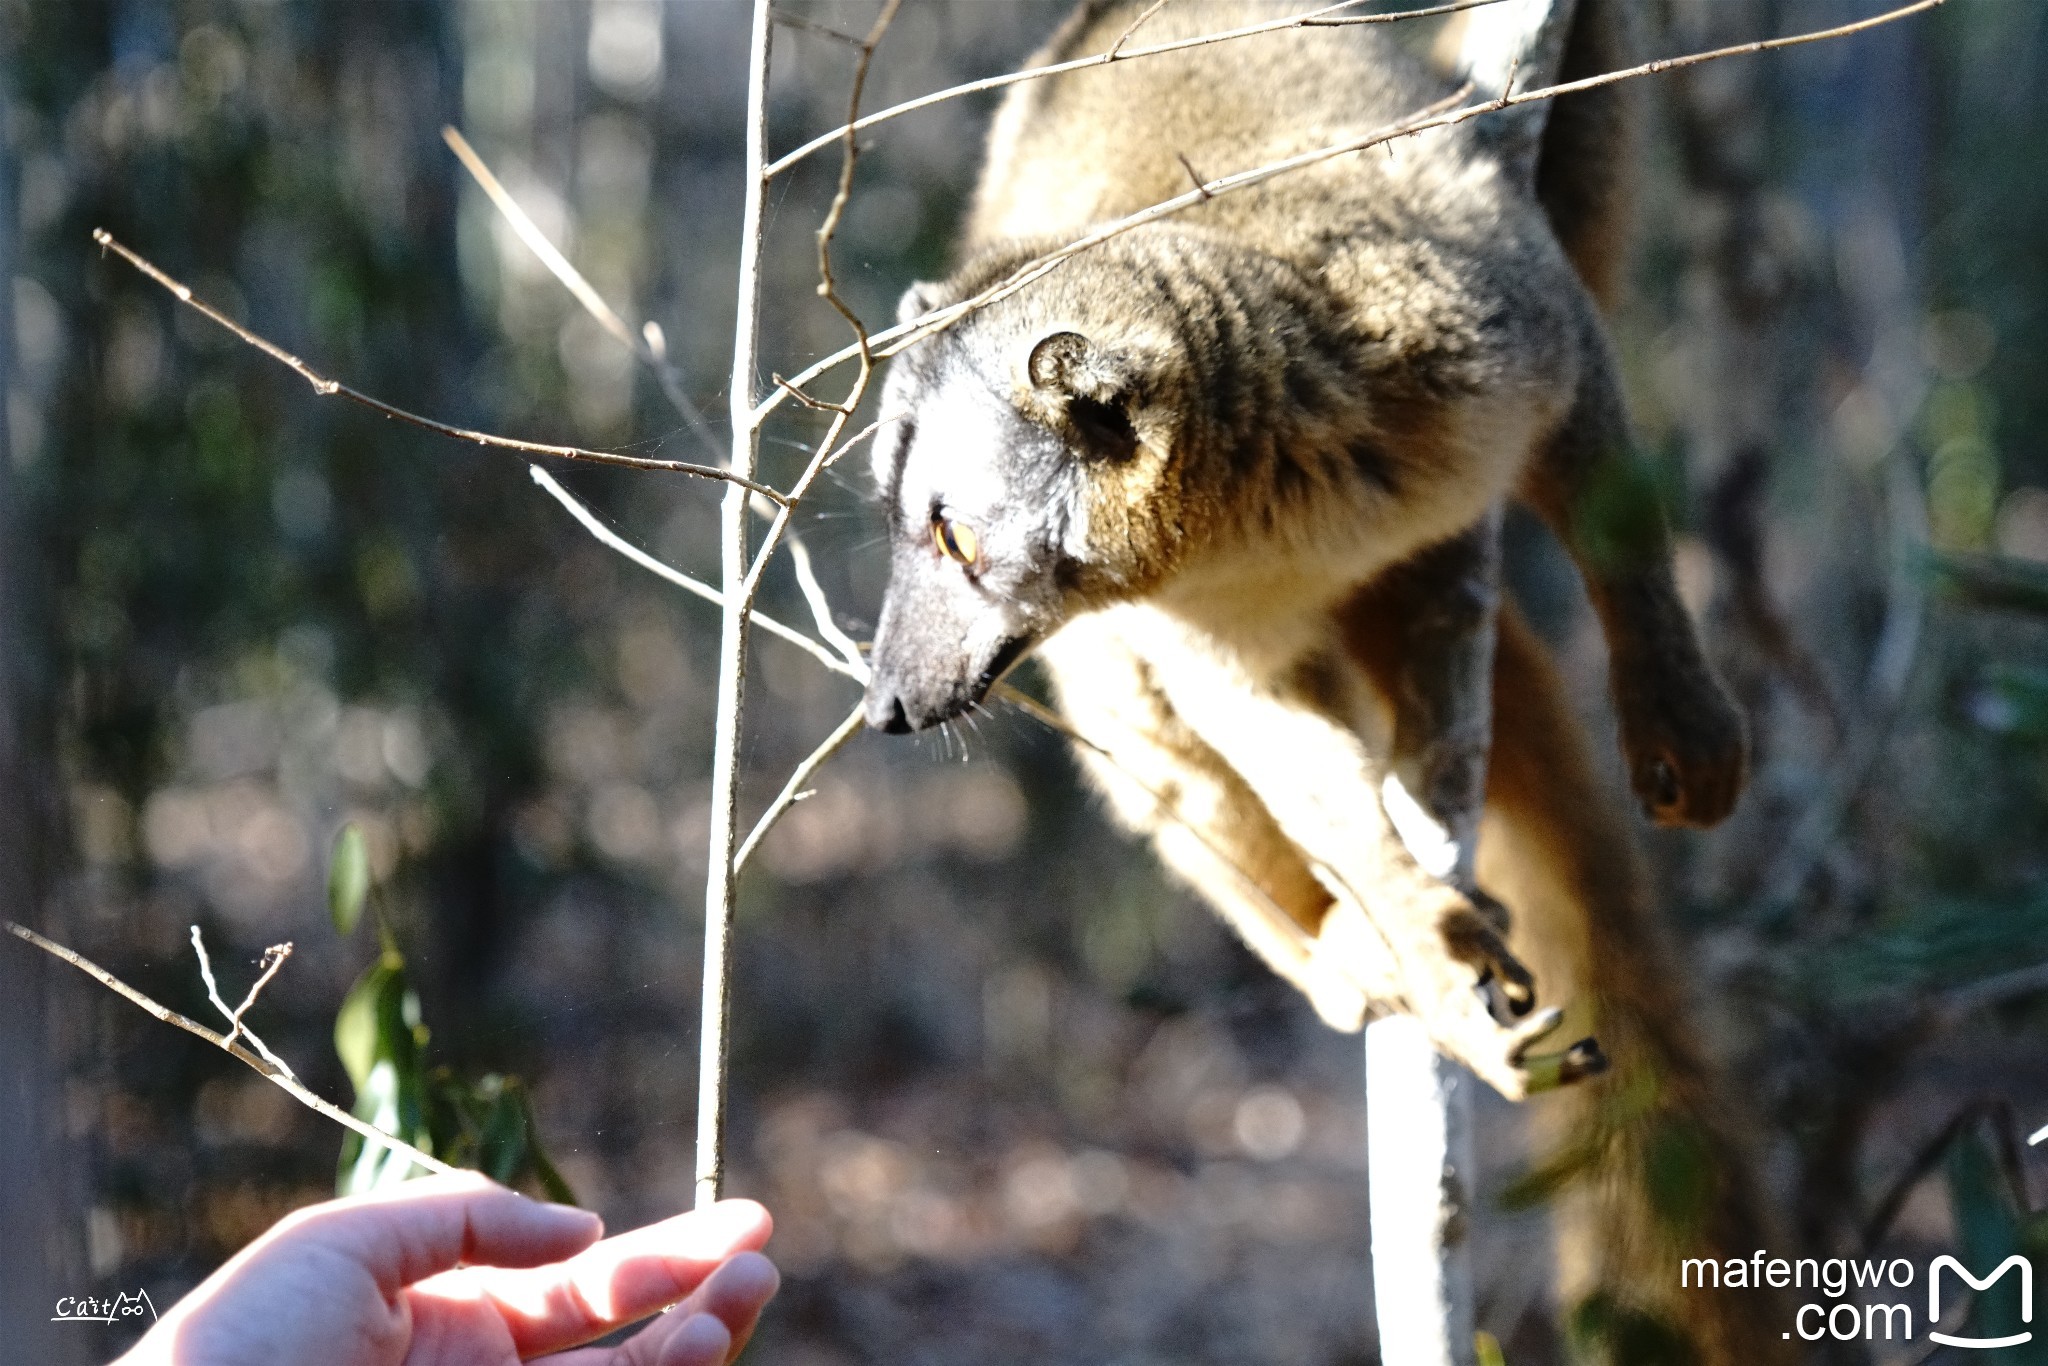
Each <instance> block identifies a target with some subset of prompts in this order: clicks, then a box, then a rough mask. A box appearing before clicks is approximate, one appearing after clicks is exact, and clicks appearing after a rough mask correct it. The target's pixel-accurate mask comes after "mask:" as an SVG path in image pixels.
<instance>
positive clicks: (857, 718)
mask: <svg viewBox="0 0 2048 1366" xmlns="http://www.w3.org/2000/svg"><path fill="white" fill-rule="evenodd" d="M861 722H862V708H861V707H859V706H856V707H855V708H854V709H853V710H852V711H850V712H848V713H847V714H846V719H845V720H844V721H841V722H840V723H839V724H838V726H837V727H835V728H834V729H833V731H832V733H831V734H830V735H828V736H826V737H825V739H824V740H823V742H822V743H820V744H819V746H818V747H817V748H816V749H814V750H812V751H811V753H810V757H809V758H807V759H805V760H804V761H803V762H802V763H800V764H798V765H797V766H796V769H795V770H794V771H793V772H792V773H791V774H790V775H789V781H788V782H786V783H784V784H783V785H782V791H780V792H778V793H776V794H775V800H774V801H772V802H770V803H768V809H767V810H766V811H763V812H762V813H761V819H760V820H758V821H755V822H754V828H753V830H752V831H751V832H749V834H748V835H747V839H746V843H744V844H742V845H741V846H740V851H739V852H738V853H737V854H734V855H733V856H732V870H733V872H734V874H738V872H739V870H740V869H742V868H744V867H745V866H746V863H747V859H748V857H749V856H750V855H752V854H753V852H754V849H755V846H757V845H759V844H760V843H761V841H762V839H763V838H764V837H765V836H766V835H767V834H768V832H769V831H770V830H772V829H774V828H775V822H777V821H779V820H781V819H782V817H783V815H784V814H785V813H786V812H787V811H788V810H789V808H791V807H792V806H795V805H796V804H797V803H798V802H800V801H802V800H803V799H804V798H805V797H808V796H810V795H811V794H810V793H809V792H807V791H805V790H804V784H805V783H807V782H809V781H810V780H811V775H812V774H814V773H816V772H817V771H818V770H819V769H820V768H822V767H824V764H825V761H826V760H827V759H830V758H831V757H832V756H833V755H835V754H837V753H838V752H839V751H840V749H841V748H843V747H844V746H845V744H846V742H847V741H848V740H851V739H852V738H853V737H854V734H855V732H857V731H858V730H860V728H861Z"/></svg>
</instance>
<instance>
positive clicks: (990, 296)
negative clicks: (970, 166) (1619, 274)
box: [754, 0, 1945, 421]
mask: <svg viewBox="0 0 2048 1366" xmlns="http://www.w3.org/2000/svg"><path fill="white" fill-rule="evenodd" d="M1943 3H1945V0H1914V2H1913V3H1912V4H1908V5H1902V6H1900V7H1899V8H1897V9H1892V10H1887V11H1885V12H1884V13H1883V14H1878V15H1873V16H1872V17H1870V18H1868V19H1859V20H1857V21H1856V22H1854V23H1850V24H1840V25H1837V26H1835V27H1833V28H1827V29H1815V30H1811V31H1809V32H1806V33H1796V34H1791V35H1789V36H1787V37H1783V38H1763V39H1758V40H1756V41H1754V42H1748V43H1738V44H1735V45H1734V46H1732V47H1722V48H1714V49H1712V50H1709V51H1705V52H1694V53H1689V54H1687V55H1685V56H1680V57H1660V58H1658V59H1657V60H1655V61H1651V62H1644V63H1643V64H1641V65H1640V66H1633V67H1628V68H1625V69H1623V70H1619V71H1609V72H1605V73H1603V74H1601V75H1598V76H1588V77H1586V78H1584V79H1582V80H1576V81H1564V82H1560V83H1558V84H1555V85H1547V86H1543V87H1541V88H1539V89H1536V90H1528V91H1523V92H1521V93H1518V94H1507V95H1503V96H1500V97H1496V98H1489V99H1486V100H1484V101H1481V102H1479V103H1477V104H1468V105H1464V106H1462V107H1459V108H1455V109H1448V110H1443V103H1454V102H1455V99H1454V100H1453V101H1446V102H1443V103H1440V104H1437V105H1432V106H1430V107H1429V108H1428V109H1425V110H1423V111H1421V112H1420V113H1418V114H1415V115H1411V116H1410V117H1408V118H1405V119H1401V120H1399V121H1397V122H1395V123H1391V124H1387V125H1385V126H1384V127H1381V128H1378V129H1375V130H1374V131H1372V132H1370V133H1366V134H1364V135H1362V136H1360V137H1357V138H1352V139H1348V140H1346V141H1344V142H1338V143H1332V144H1330V145H1328V146H1325V147H1319V148H1315V149H1312V150H1310V151H1307V152H1302V153H1298V154H1297V155H1295V156H1291V157H1286V158H1283V159H1282V160H1279V161H1274V162H1269V163H1267V164H1266V165H1263V166H1255V167H1253V168H1251V169H1250V170H1245V171H1238V172H1235V173H1233V174H1231V175H1226V176H1222V177H1220V178H1218V179H1216V180H1211V181H1209V182H1208V183H1207V184H1204V185H1200V186H1197V187H1196V188H1195V189H1192V190H1189V191H1188V192H1187V193H1185V194H1180V195H1176V196H1174V197H1173V198H1172V199H1167V200H1162V201H1160V202H1159V203H1157V204H1154V205H1152V206H1150V207H1149V208H1145V209H1140V210H1139V211H1138V212H1136V213H1133V214H1130V215H1128V216H1126V217H1123V218H1119V219H1116V220H1115V221H1113V222H1110V223H1106V224H1103V225H1102V226H1101V227H1099V228H1096V229H1094V230H1092V231H1090V232H1088V233H1086V234H1084V235H1082V236H1080V237H1077V238H1075V239H1074V240H1073V241H1071V242H1069V243H1067V244H1066V245H1065V246H1062V247H1059V248H1057V249H1055V250H1053V251H1050V252H1047V253H1046V254H1045V255H1043V256H1040V257H1037V258H1036V259H1034V260H1032V261H1028V262H1026V263H1025V264H1024V265H1022V266H1020V267H1018V268H1017V269H1016V270H1015V271H1013V272H1012V273H1011V274H1010V275H1009V276H1008V277H1007V278H1005V279H1003V280H1000V281H998V282H996V283H995V284H994V285H991V286H990V287H989V288H988V289H985V290H983V291H982V292H981V293H979V294H976V295H974V296H973V297H972V298H969V299H963V300H961V301H960V302H958V303H955V304H951V305H948V306H947V307H945V308H940V309H934V310H932V311H931V312H929V313H926V314H923V315H922V316H920V317H916V318H912V319H911V320H910V321H909V322H906V323H899V324H897V325H896V326H894V327H891V328H887V329H885V330H883V331H880V332H876V333H874V334H873V335H871V336H870V337H869V338H868V351H869V353H870V354H872V355H874V356H891V355H894V354H896V353H897V352H899V351H901V350H903V349H904V348H906V347H908V346H911V345H913V344H915V343H916V342H919V341H922V340H923V339H924V338H926V337H928V336H931V335H933V334H935V333H937V332H940V331H943V330H944V329H945V328H948V327H951V326H952V325H953V324H954V323H956V322H958V321H960V320H961V319H962V318H964V317H966V316H968V315H969V314H970V313H974V312H977V311H979V310H981V309H983V308H986V307H988V306H989V305H990V304H992V303H995V302H996V301H998V300H1000V299H1005V298H1008V297H1009V296H1010V295H1012V294H1014V293H1016V292H1017V291H1018V290H1020V289H1022V288H1024V287H1025V286H1026V285H1029V284H1031V283H1033V282H1034V281H1036V280H1039V279H1041V278H1043V277H1044V276H1046V275H1048V274H1050V273H1051V272H1052V271H1054V270H1056V269H1058V268H1059V266H1060V264H1061V263H1062V262H1064V261H1066V260H1067V259H1069V258H1070V257H1073V256H1076V255H1079V254H1080V253H1081V252H1084V251H1087V250H1089V249H1090V248H1092V247H1097V246H1100V245H1101V244H1102V243H1104V242H1107V241H1110V240H1112V239H1114V238H1117V237H1121V236H1122V235H1123V234H1125V233H1127V232H1130V231H1131V230H1132V229H1134V228H1140V227H1144V226H1145V225H1147V224H1149V223H1155V222H1158V221H1159V220H1161V219H1163V218H1167V217H1170V216H1172V215H1174V214H1177V213H1179V212H1181V211H1182V210H1184V209H1188V208H1192V207H1193V206H1195V205H1197V204H1200V203H1202V202H1204V201H1205V200H1209V199H1214V198H1216V197H1218V196H1220V195H1225V194H1230V193H1233V192H1235V191H1238V190H1245V189H1249V188H1251V187H1252V186H1254V185H1260V184H1263V183H1265V182H1266V181H1268V180H1271V179H1273V178H1274V177H1276V176H1281V175H1286V174H1288V173H1289V172H1291V171H1298V170H1301V169H1303V168H1304V167H1308V166H1313V165H1317V164H1319V163H1321V162H1324V161H1329V160H1331V159H1332V158H1335V157H1340V156H1348V155H1350V154H1351V153H1354V152H1363V151H1366V150H1369V149H1370V148H1373V147H1377V146H1380V145H1381V144H1383V143H1388V142H1392V141H1394V140H1395V139H1397V138H1405V137H1413V136H1415V135H1416V134H1418V133H1425V132H1428V131H1430V130H1431V129H1436V128H1449V127H1452V126H1454V125H1456V124H1460V123H1465V122H1468V121H1470V120H1472V119H1475V118H1478V117H1480V116H1481V115H1484V114H1490V113H1494V112H1496V111H1498V110H1501V109H1505V108H1511V107H1513V106H1515V105H1521V104H1530V103H1534V102H1535V101H1538V100H1553V99H1557V98H1558V97H1560V96H1562V95H1572V94H1577V93H1579V92H1580V91H1584V90H1596V89H1599V88H1600V87H1602V86H1607V85H1615V84H1618V83H1620V82H1622V81H1631V80H1639V79H1641V78H1642V77H1645V76H1655V75H1660V74H1662V73H1664V72H1667V71H1679V70H1683V69H1684V68H1686V67H1691V66H1698V65H1700V64H1702V63H1705V62H1713V61H1720V60H1722V59H1724V58H1728V57H1742V56H1749V55H1752V54H1755V53H1760V52H1776V51H1779V50H1782V49H1784V48H1790V47H1798V46H1801V45H1803V44H1806V43H1818V42H1824V41H1828V40H1832V39H1837V38H1847V37H1850V36H1852V35H1854V34H1858V33H1863V32H1866V31H1868V30H1870V29H1873V28H1877V27H1879V26H1881V25H1884V24H1891V23H1896V22H1898V21H1899V20H1901V19H1905V18H1909V17H1911V16H1913V15H1916V14H1924V13H1926V12H1927V11H1929V10H1932V9H1936V8H1939V7H1940V6H1941V5H1942V4H1943ZM1411 13H1419V11H1411ZM1375 17H1378V16H1375ZM1385 17H1392V16H1385ZM1302 22H1303V21H1302V20H1301V19H1295V20H1289V21H1287V24H1286V25H1281V26H1282V27H1285V26H1288V25H1300V24H1301V23H1302ZM1231 36H1235V35H1231ZM1141 51H1143V49H1137V50H1133V51H1132V52H1130V53H1126V54H1125V59H1128V58H1129V57H1132V56H1136V55H1138V54H1139V52H1141ZM1100 60H1101V59H1100V58H1091V59H1089V62H1090V63H1096V62H1099V61H1100ZM1050 70H1052V68H1046V69H1044V70H1042V71H1040V72H1039V73H1038V74H1046V73H1047V72H1049V71H1050ZM1464 95H1465V92H1463V91H1460V92H1458V94H1457V95H1456V97H1455V98H1456V99H1462V98H1464ZM1438 110H1443V112H1437V111H1438ZM785 160H787V158H785ZM861 354H862V350H861V348H859V347H847V348H843V349H841V350H839V351H836V352H834V353H833V354H832V355H829V356H827V357H825V358H824V359H823V360H820V361H818V362H816V363H815V364H813V365H810V366H808V367H806V368H805V369H804V370H802V371H800V372H798V373H797V374H796V375H794V376H793V377H792V378H791V381H790V382H791V383H793V384H797V385H803V384H808V383H809V382H810V381H812V380H814V379H816V378H817V377H818V376H819V375H822V374H824V373H825V372H826V371H828V370H831V369H833V368H835V367H837V366H839V365H843V364H845V363H846V362H847V361H849V360H853V359H856V358H857V357H858V356H860V355H861ZM782 399H783V395H782V394H780V393H776V394H771V395H769V396H768V397H767V398H766V399H765V400H763V402H762V403H761V405H760V406H759V407H758V408H756V409H755V413H754V417H755V420H756V421H760V420H761V419H763V418H765V417H766V416H767V414H768V413H770V412H772V411H773V410H774V409H775V408H777V407H779V406H780V405H781V403H782Z"/></svg>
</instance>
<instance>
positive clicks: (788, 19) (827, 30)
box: [772, 9, 860, 47]
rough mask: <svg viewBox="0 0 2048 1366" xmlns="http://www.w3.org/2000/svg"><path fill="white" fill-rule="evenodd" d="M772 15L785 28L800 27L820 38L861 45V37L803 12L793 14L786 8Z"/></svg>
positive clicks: (848, 44)
mask: <svg viewBox="0 0 2048 1366" xmlns="http://www.w3.org/2000/svg"><path fill="white" fill-rule="evenodd" d="M772 17H773V19H774V21H775V22H776V23H778V24H780V25H782V27H784V28H793V29H799V30H801V31H802V32H805V33H815V34H817V35H818V36H819V37H820V38H830V39H831V40H832V41H833V42H835V43H844V44H846V46H848V47H859V46H860V39H858V38H856V37H854V36H853V35H852V34H851V33H842V32H840V31H839V30H838V29H836V28H833V27H832V26H831V25H829V24H821V23H819V22H818V21H817V20H815V19H806V18H804V17H803V16H802V15H801V14H791V13H790V12H789V11H788V10H786V9H779V10H777V11H775V13H774V15H773V16H772Z"/></svg>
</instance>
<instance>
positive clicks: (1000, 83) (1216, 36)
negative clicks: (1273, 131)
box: [768, 0, 1500, 177]
mask: <svg viewBox="0 0 2048 1366" xmlns="http://www.w3.org/2000/svg"><path fill="white" fill-rule="evenodd" d="M1365 3H1367V0H1338V3H1336V4H1333V5H1324V6H1323V7H1322V8H1321V9H1313V10H1308V11H1305V12H1303V13H1301V14H1294V15H1289V16H1288V17H1286V18H1284V19H1269V20H1267V21H1266V22H1264V23H1259V24H1247V25H1245V26H1244V27H1243V28H1233V29H1222V30H1219V31H1217V32H1215V33H1205V34H1202V35H1201V36H1199V37H1195V38H1179V39H1176V40H1174V41H1173V42H1170V43H1158V44H1155V45H1154V46H1152V47H1134V48H1131V49H1130V50H1129V51H1119V50H1118V49H1117V47H1112V48H1111V49H1110V50H1109V51H1107V52H1098V53H1096V54H1095V55H1094V56H1092V57H1077V58H1075V59H1074V60H1073V61H1070V62H1055V63H1053V64H1052V65H1050V66H1034V67H1027V68H1025V69H1024V70H1022V71H1011V72H1008V73H1006V74H1004V75H1001V76H988V77H985V78H983V79H981V80H978V81H968V82H967V83H965V84H964V85H955V86H948V87H947V88H946V89H944V90H934V91H933V92H932V93H931V94H929V95H920V96H918V97H917V98H916V99H914V100H905V101H904V102H903V103H902V104H893V105H890V106H889V107H888V108H887V109H880V110H877V111H876V112H874V113H872V114H869V115H867V116H866V117H865V118H858V119H849V120H848V121H847V122H846V123H844V124H841V125H840V126H839V127H837V128H834V129H833V130H832V131H831V132H829V133H820V134H819V135H818V136H817V137H814V138H812V139H811V140H810V141H809V142H807V143H805V144H804V145H803V146H801V147H799V148H797V149H796V150H795V151H793V152H788V153H785V154H784V155H782V156H781V157H779V158H777V159H776V161H775V162H774V163H773V164H772V165H770V166H769V168H768V174H769V176H771V177H774V176H778V175H781V174H782V173H783V172H784V171H786V170H788V169H789V168H790V167H792V166H794V165H796V164H797V163H798V162H799V161H802V160H803V159H804V158H806V157H808V156H810V155H811V154H812V153H814V152H822V151H824V150H825V149H826V148H827V147H830V146H831V145H832V144H833V143H835V142H837V141H839V140H840V139H841V138H843V137H845V136H846V135H847V133H849V132H853V133H865V132H866V131H867V130H868V129H870V128H873V127H874V126H875V125H876V124H878V123H887V122H888V121H889V120H891V119H900V118H902V117H903V116H904V115H905V114H915V113H916V112H917V111H919V110H920V109H929V108H931V107H932V106H933V105H935V104H944V103H945V102H946V101H947V100H957V99H961V98H964V97H965V96H968V95H980V94H984V93H986V92H987V91H990V90H1001V89H1002V88H1003V87H1004V86H1009V85H1017V84H1020V83H1021V82H1024V81H1038V80H1044V79H1045V78H1046V77H1047V76H1063V75H1065V74H1066V73H1067V72H1069V71H1086V70H1087V69H1088V68H1089V67H1091V66H1107V65H1109V64H1110V63H1112V62H1134V61H1137V60H1138V59H1139V58H1141V57H1157V56H1159V55H1160V54H1161V53H1166V52H1185V51H1187V50H1188V49H1189V48H1197V47H1207V46H1208V45H1209V44H1211V43H1227V42H1231V41H1234V40H1236V39H1239V38H1254V37H1257V36H1258V35H1259V34H1262V33H1282V32H1285V31H1286V30H1288V29H1302V28H1336V27H1340V26H1341V27H1353V26H1358V25H1365V24H1393V23H1399V22H1400V21H1402V20H1404V19H1430V18H1434V17H1436V16H1438V15H1444V14H1459V13H1462V12H1463V11H1465V10H1469V9H1479V8H1482V7H1483V6H1486V5H1494V4H1499V3H1500V0H1452V3H1449V4H1442V5H1431V6H1430V7H1428V8H1427V9H1412V10H1400V11H1397V12H1395V13H1392V14H1357V15H1344V14H1341V13H1340V11H1343V10H1347V9H1356V8H1357V7H1358V6H1360V5H1362V4H1365ZM1154 8H1157V7H1156V6H1155V7H1154ZM1133 27H1136V25H1133ZM1128 36H1129V34H1126V35H1125V37H1128ZM1122 41H1123V40H1122V39H1118V47H1121V45H1122Z"/></svg>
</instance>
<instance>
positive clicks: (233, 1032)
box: [192, 925, 298, 1080]
mask: <svg viewBox="0 0 2048 1366" xmlns="http://www.w3.org/2000/svg"><path fill="white" fill-rule="evenodd" d="M192 951H193V952H194V953H196V954H198V955H199V977H200V980H201V981H203V982H205V983H206V998H207V999H208V1000H210V1001H212V1002H213V1008H214V1009H215V1010H218V1011H219V1012H220V1013H221V1014H222V1015H224V1016H226V1017H227V1021H228V1026H229V1028H228V1032H227V1041H228V1042H229V1043H233V1042H234V1041H235V1040H236V1039H237V1038H238V1037H239V1038H245V1039H247V1040H248V1041H249V1046H250V1047H251V1048H254V1049H255V1050H256V1051H257V1052H258V1053H259V1054H261V1055H262V1056H263V1059H264V1061H266V1062H268V1063H269V1064H270V1065H271V1066H273V1067H275V1068H277V1069H278V1070H279V1071H281V1072H283V1073H284V1074H285V1075H286V1076H288V1077H291V1078H292V1079H293V1080H297V1078H298V1074H297V1073H295V1072H293V1071H292V1069H291V1068H290V1067H289V1066H287V1065H286V1064H285V1061H284V1059H283V1058H280V1057H278V1056H277V1054H275V1053H273V1052H271V1051H270V1049H269V1048H267V1047H265V1046H264V1043H263V1040H261V1039H259V1038H257V1037H256V1031H255V1030H253V1029H246V1028H244V1027H243V1025H242V1017H243V1016H244V1015H246V1014H248V1013H249V1007H250V1006H253V1005H255V1004H256V998H257V996H259V995H261V994H262V991H263V988H264V987H265V986H267V985H269V983H270V979H271V978H273V977H275V976H277V970H278V969H279V968H281V967H283V966H284V960H285V959H287V958H289V957H291V956H292V946H291V945H290V944H289V943H285V944H272V945H271V946H270V947H269V948H267V949H265V950H264V951H263V971H262V973H261V975H259V976H258V977H257V978H256V984H255V985H254V986H252V987H250V988H249V994H248V995H247V996H244V997H243V998H242V1004H240V1005H238V1006H236V1007H235V1008H234V1009H233V1010H229V1009H228V1005H227V1002H225V1001H223V1000H221V998H220V986H219V985H218V984H217V983H216V982H215V981H214V980H213V963H212V962H211V960H209V959H208V958H207V956H206V941H205V940H204V939H202V938H200V937H199V927H198V926H197V925H194V926H193V927H192Z"/></svg>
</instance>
